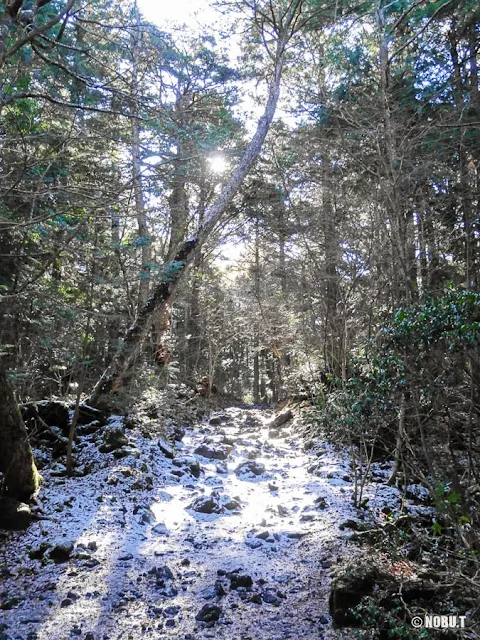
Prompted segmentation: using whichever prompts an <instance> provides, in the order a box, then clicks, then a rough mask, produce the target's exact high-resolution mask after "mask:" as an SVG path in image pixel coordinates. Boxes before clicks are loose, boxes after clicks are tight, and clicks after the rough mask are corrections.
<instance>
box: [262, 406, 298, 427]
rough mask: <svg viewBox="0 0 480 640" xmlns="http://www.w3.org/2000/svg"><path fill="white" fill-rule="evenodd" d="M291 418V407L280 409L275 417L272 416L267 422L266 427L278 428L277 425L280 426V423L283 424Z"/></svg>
mask: <svg viewBox="0 0 480 640" xmlns="http://www.w3.org/2000/svg"><path fill="white" fill-rule="evenodd" d="M292 418H293V413H292V410H291V409H287V410H286V411H282V412H281V413H279V414H278V415H277V416H276V418H274V419H273V420H272V421H271V422H270V423H269V424H268V428H269V429H278V427H281V426H282V424H285V423H286V422H288V421H289V420H291V419H292Z"/></svg>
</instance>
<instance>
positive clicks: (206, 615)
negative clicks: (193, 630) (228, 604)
mask: <svg viewBox="0 0 480 640" xmlns="http://www.w3.org/2000/svg"><path fill="white" fill-rule="evenodd" d="M221 613H222V608H221V607H219V606H218V604H206V605H205V606H203V607H202V608H201V609H200V611H199V612H198V613H197V615H196V616H195V620H198V621H199V622H216V621H217V620H218V619H219V618H220V615H221Z"/></svg>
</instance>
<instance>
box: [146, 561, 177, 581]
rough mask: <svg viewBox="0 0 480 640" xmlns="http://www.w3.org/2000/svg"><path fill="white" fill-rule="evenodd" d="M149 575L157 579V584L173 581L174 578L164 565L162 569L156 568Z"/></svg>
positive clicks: (168, 568)
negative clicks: (161, 581) (163, 581)
mask: <svg viewBox="0 0 480 640" xmlns="http://www.w3.org/2000/svg"><path fill="white" fill-rule="evenodd" d="M151 573H154V574H155V575H156V577H157V582H159V581H160V580H173V579H174V578H175V576H174V575H173V571H172V570H171V569H170V567H169V566H167V565H166V564H164V565H163V566H162V567H156V568H154V569H152V570H151Z"/></svg>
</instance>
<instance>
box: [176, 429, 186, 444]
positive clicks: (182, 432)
mask: <svg viewBox="0 0 480 640" xmlns="http://www.w3.org/2000/svg"><path fill="white" fill-rule="evenodd" d="M185 433H186V431H185V428H184V427H181V426H180V425H175V427H174V428H173V439H174V440H175V442H181V441H182V440H183V439H184V437H185Z"/></svg>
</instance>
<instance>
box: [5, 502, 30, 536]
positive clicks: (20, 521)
mask: <svg viewBox="0 0 480 640" xmlns="http://www.w3.org/2000/svg"><path fill="white" fill-rule="evenodd" d="M31 521H32V512H31V511H30V507H29V506H28V505H27V504H25V503H24V502H19V501H18V500H15V499H14V498H7V497H1V498H0V529H9V530H13V531H20V530H22V529H26V528H27V527H28V526H29V524H30V522H31Z"/></svg>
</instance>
